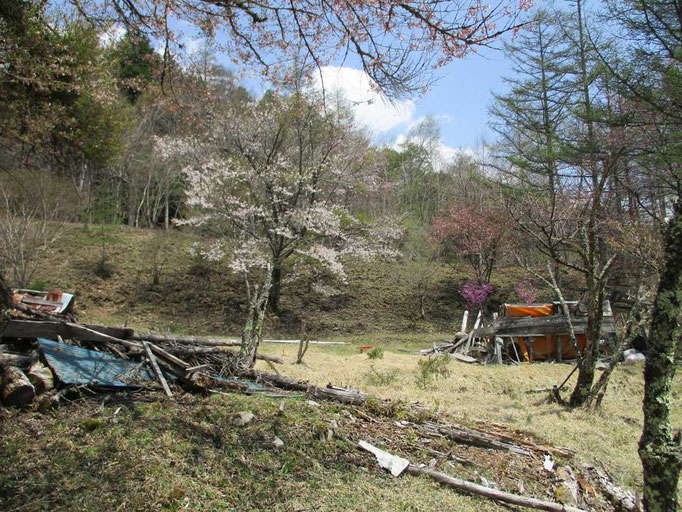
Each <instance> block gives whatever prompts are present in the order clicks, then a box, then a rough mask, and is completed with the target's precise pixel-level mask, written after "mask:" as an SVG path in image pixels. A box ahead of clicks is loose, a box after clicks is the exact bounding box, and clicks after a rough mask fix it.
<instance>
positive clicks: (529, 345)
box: [526, 336, 535, 363]
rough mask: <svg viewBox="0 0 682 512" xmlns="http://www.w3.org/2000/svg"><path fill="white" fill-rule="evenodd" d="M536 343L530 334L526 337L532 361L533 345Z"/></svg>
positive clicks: (531, 360)
mask: <svg viewBox="0 0 682 512" xmlns="http://www.w3.org/2000/svg"><path fill="white" fill-rule="evenodd" d="M534 344H535V338H533V337H531V336H529V337H528V338H526V345H528V347H529V349H528V355H529V357H530V362H531V363H532V362H533V345H534Z"/></svg>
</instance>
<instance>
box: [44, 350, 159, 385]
mask: <svg viewBox="0 0 682 512" xmlns="http://www.w3.org/2000/svg"><path fill="white" fill-rule="evenodd" d="M38 343H40V346H41V348H42V349H43V353H44V354H45V358H46V359H47V363H48V364H49V365H50V368H52V371H54V373H55V375H56V376H57V377H58V378H59V380H60V381H62V382H63V383H64V384H97V385H99V386H113V387H130V386H136V385H140V384H142V383H144V381H146V380H154V379H155V377H154V375H153V374H152V373H151V371H149V370H148V369H147V367H146V365H145V364H144V363H140V362H137V361H127V360H125V359H121V358H120V357H116V356H113V355H111V354H106V353H104V352H96V351H94V350H88V349H86V348H82V347H75V346H73V345H67V344H66V343H59V342H57V341H52V340H46V339H44V338H39V339H38Z"/></svg>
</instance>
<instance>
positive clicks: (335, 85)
mask: <svg viewBox="0 0 682 512" xmlns="http://www.w3.org/2000/svg"><path fill="white" fill-rule="evenodd" d="M323 85H324V89H325V91H326V93H327V94H330V93H332V94H333V92H334V91H338V92H340V93H341V94H342V95H343V97H344V98H345V99H346V100H347V101H348V103H349V104H350V107H351V109H352V110H353V113H354V115H355V120H356V121H357V122H358V123H359V124H360V125H362V126H365V127H367V128H369V129H370V130H372V131H374V132H387V131H389V130H392V129H393V128H395V127H397V126H400V125H407V124H410V123H411V122H412V121H413V118H414V112H415V110H416V105H415V104H414V102H413V101H412V100H404V101H396V102H393V103H391V102H389V101H388V100H387V99H386V97H385V96H383V95H382V94H381V93H379V92H377V91H375V90H374V89H372V86H371V80H370V78H369V76H368V75H367V73H365V72H364V71H362V70H360V69H353V68H348V67H334V66H324V67H323V68H322V70H321V72H320V73H319V75H318V76H317V78H316V80H315V87H316V88H318V89H322V86H323Z"/></svg>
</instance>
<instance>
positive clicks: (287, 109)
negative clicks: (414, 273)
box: [159, 92, 402, 330]
mask: <svg viewBox="0 0 682 512" xmlns="http://www.w3.org/2000/svg"><path fill="white" fill-rule="evenodd" d="M216 124H217V126H219V130H218V131H217V132H216V133H215V134H214V135H213V136H212V137H211V140H209V141H207V142H203V143H201V144H197V143H192V142H191V141H190V142H188V141H185V142H183V143H178V142H177V141H174V142H169V143H168V144H165V145H164V144H163V141H160V144H159V146H160V147H162V148H163V149H162V151H164V152H165V156H166V157H167V158H173V159H176V158H177V157H178V154H180V153H182V154H183V158H186V159H188V161H192V162H193V163H191V164H190V165H188V166H187V167H186V169H185V176H186V180H187V185H186V186H187V205H188V207H189V212H188V215H187V216H186V218H184V219H181V220H178V221H177V224H180V225H189V226H202V227H203V229H206V230H208V231H209V232H211V233H212V234H213V235H214V242H212V243H211V244H210V245H209V246H207V247H206V248H205V249H204V255H205V256H206V257H208V258H209V259H214V260H219V259H227V260H228V261H229V265H230V268H231V269H232V270H233V271H235V272H238V273H241V274H243V275H245V276H248V275H249V274H250V272H252V271H253V270H254V269H261V270H262V269H267V270H268V272H267V273H268V278H267V280H266V282H267V283H268V284H267V285H264V286H268V287H269V300H268V301H262V300H261V299H259V298H258V297H260V296H262V294H263V288H264V286H261V287H259V290H257V291H256V292H255V293H254V294H253V299H252V300H250V302H251V303H252V304H258V307H259V308H263V309H264V308H265V307H267V305H268V303H269V305H270V307H271V308H272V309H274V310H277V309H278V307H279V298H280V292H281V283H282V279H283V272H284V263H285V261H286V260H287V259H289V258H291V257H293V256H296V257H295V260H296V265H295V266H296V270H297V274H298V273H299V272H300V274H301V275H305V276H306V278H307V279H312V280H313V281H314V282H313V286H312V290H313V291H315V292H318V293H322V294H324V295H332V294H334V293H336V292H337V288H336V285H338V284H343V283H345V281H346V274H345V271H344V260H346V259H348V258H362V259H365V260H367V259H370V258H375V257H378V256H384V257H395V256H396V255H397V251H396V250H395V249H394V248H393V246H394V242H395V241H396V240H397V239H398V238H399V237H400V236H401V233H402V230H401V228H400V225H399V223H397V222H386V221H385V220H382V221H377V222H375V223H368V222H366V221H365V222H361V221H360V220H359V219H357V218H356V217H355V216H353V214H352V212H351V211H350V210H349V208H348V207H347V206H346V205H347V204H348V202H349V198H350V197H351V196H352V195H353V194H354V193H356V188H357V187H358V185H359V184H360V182H361V179H362V172H363V166H364V165H365V164H366V158H367V154H368V152H369V151H371V149H370V147H369V143H368V141H367V140H366V138H365V137H363V136H362V135H360V134H359V132H358V131H357V130H355V128H354V126H353V123H352V120H351V116H350V114H349V113H348V112H347V111H345V110H344V109H342V108H333V109H325V108H324V107H323V104H322V102H321V100H320V101H318V99H317V98H316V97H314V96H310V95H307V96H306V95H303V94H301V93H298V92H297V93H293V94H290V95H286V96H285V95H279V94H277V93H267V94H266V95H265V97H264V98H263V99H261V100H260V101H258V102H253V103H252V104H250V105H248V106H247V107H243V108H241V109H240V110H237V109H232V108H229V107H228V109H227V111H225V112H223V113H222V114H221V115H220V116H219V119H218V120H217V123H216ZM188 154H190V155H191V156H190V157H188V156H187V155H188ZM303 269H304V270H303ZM261 274H262V272H261ZM247 282H248V281H247ZM249 318H262V315H260V314H259V313H258V312H255V315H254V314H252V313H250V314H249ZM256 330H258V329H256Z"/></svg>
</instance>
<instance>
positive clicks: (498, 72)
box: [323, 49, 511, 158]
mask: <svg viewBox="0 0 682 512" xmlns="http://www.w3.org/2000/svg"><path fill="white" fill-rule="evenodd" d="M439 71H440V73H441V75H440V79H439V80H438V81H437V82H436V83H435V84H434V85H433V86H432V87H431V88H430V89H429V91H428V92H427V93H426V94H424V95H422V96H417V97H413V98H410V99H408V100H404V101H400V102H397V103H396V104H395V106H392V105H391V104H389V103H388V102H385V101H382V100H381V98H380V97H379V96H378V95H377V94H376V93H375V92H373V91H371V89H370V87H369V82H368V80H367V77H366V76H363V74H362V72H361V71H360V70H359V69H353V68H351V67H350V66H347V67H327V68H324V70H323V76H324V83H325V87H326V88H327V89H329V88H332V89H333V88H339V89H341V90H342V91H343V93H344V95H345V96H346V97H347V98H348V99H349V100H351V101H352V102H355V103H357V105H356V106H355V107H354V110H355V113H356V118H357V119H358V122H359V123H360V124H364V125H366V126H368V127H369V129H370V130H371V131H372V132H373V133H374V135H375V141H376V142H377V143H378V144H387V145H392V144H395V143H396V142H400V141H401V140H403V137H404V136H405V135H406V134H407V133H408V131H409V129H410V127H411V126H414V124H416V123H418V122H419V120H420V119H422V118H423V117H425V116H433V117H435V118H436V120H437V121H438V122H439V125H440V128H441V148H442V153H443V156H445V157H446V158H447V157H448V156H450V155H452V154H454V153H456V152H457V149H458V148H475V147H476V146H477V145H478V144H479V143H480V141H481V139H482V137H485V138H486V140H488V141H490V140H491V139H492V137H493V135H492V133H491V132H490V131H489V130H488V128H487V122H488V110H489V107H490V105H491V104H492V101H493V91H494V92H497V93H499V92H504V91H505V87H506V86H505V83H504V81H503V79H502V77H504V76H509V75H510V74H511V69H510V63H509V61H508V60H506V59H505V58H504V52H503V51H502V50H493V49H483V50H482V51H480V52H479V53H471V54H470V55H468V56H467V57H465V58H463V59H460V60H457V61H454V62H452V63H450V64H449V65H448V66H447V67H445V68H443V69H441V70H439ZM370 98H371V99H372V102H371V104H368V102H367V101H366V100H367V99H370Z"/></svg>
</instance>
